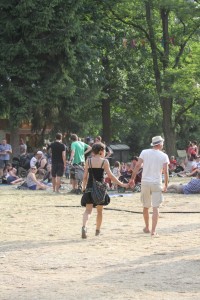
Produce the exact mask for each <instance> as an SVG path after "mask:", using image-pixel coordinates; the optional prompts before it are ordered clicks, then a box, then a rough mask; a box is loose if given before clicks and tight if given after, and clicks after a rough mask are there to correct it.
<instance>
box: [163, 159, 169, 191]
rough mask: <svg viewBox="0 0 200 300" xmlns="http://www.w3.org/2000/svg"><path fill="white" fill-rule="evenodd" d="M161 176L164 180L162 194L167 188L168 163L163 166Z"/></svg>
mask: <svg viewBox="0 0 200 300" xmlns="http://www.w3.org/2000/svg"><path fill="white" fill-rule="evenodd" d="M163 174H164V180H165V182H164V183H165V185H164V188H163V192H166V191H167V187H168V182H169V171H168V163H165V164H164V165H163Z"/></svg>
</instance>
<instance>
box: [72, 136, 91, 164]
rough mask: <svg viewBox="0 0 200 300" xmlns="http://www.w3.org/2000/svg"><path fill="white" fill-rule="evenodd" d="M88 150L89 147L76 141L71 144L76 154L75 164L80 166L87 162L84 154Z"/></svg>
mask: <svg viewBox="0 0 200 300" xmlns="http://www.w3.org/2000/svg"><path fill="white" fill-rule="evenodd" d="M87 148H88V145H87V144H85V143H83V142H80V141H76V142H73V143H72V144H71V150H73V151H74V152H75V154H74V158H73V164H79V163H81V162H85V155H84V152H85V150H86V149H87Z"/></svg>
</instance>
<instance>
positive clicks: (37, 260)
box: [0, 179, 200, 300]
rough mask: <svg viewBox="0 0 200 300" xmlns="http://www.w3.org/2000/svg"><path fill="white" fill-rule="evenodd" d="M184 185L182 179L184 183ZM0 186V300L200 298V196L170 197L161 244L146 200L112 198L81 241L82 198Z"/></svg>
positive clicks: (161, 227)
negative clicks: (149, 223) (150, 227)
mask: <svg viewBox="0 0 200 300" xmlns="http://www.w3.org/2000/svg"><path fill="white" fill-rule="evenodd" d="M179 180H180V179H179ZM67 192H68V190H67V189H65V190H63V191H62V194H61V195H54V194H53V193H52V192H51V191H23V190H22V191H20V190H16V189H14V188H13V187H12V186H7V187H6V186H1V187H0V220H1V229H0V299H1V300H4V299H6V300H8V299H9V300H16V299H17V300H33V299H36V300H40V299H41V300H49V299H56V300H65V299H73V300H75V299H82V300H85V299H89V300H90V299H97V300H98V299H115V300H116V299H135V300H137V299H142V300H143V299H156V300H157V299H159V300H162V299H170V300H173V299H175V300H176V299H191V300H199V299H200V197H199V195H190V196H183V195H177V194H176V195H175V194H166V195H165V203H164V205H163V206H162V208H161V215H160V219H159V225H158V232H159V234H160V237H159V238H151V237H150V235H148V234H144V233H143V232H142V229H143V219H142V215H141V205H140V200H139V199H140V194H139V193H135V194H132V195H131V196H130V195H129V194H128V193H127V196H124V197H113V198H112V199H111V204H110V205H109V206H108V208H107V209H105V210H104V221H103V226H102V234H101V235H100V236H99V237H95V236H94V233H95V215H96V211H95V210H94V214H93V215H92V217H91V219H90V222H89V228H88V239H87V240H82V239H81V238H80V231H81V222H82V214H83V211H84V208H82V207H80V196H76V195H70V194H68V193H67Z"/></svg>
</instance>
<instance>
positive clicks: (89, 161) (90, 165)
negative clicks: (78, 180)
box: [88, 158, 94, 179]
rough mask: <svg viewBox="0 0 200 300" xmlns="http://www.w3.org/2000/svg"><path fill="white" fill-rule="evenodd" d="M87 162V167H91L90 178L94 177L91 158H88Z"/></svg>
mask: <svg viewBox="0 0 200 300" xmlns="http://www.w3.org/2000/svg"><path fill="white" fill-rule="evenodd" d="M88 163H89V167H90V169H91V173H92V178H93V179H94V174H93V170H92V162H91V158H89V159H88Z"/></svg>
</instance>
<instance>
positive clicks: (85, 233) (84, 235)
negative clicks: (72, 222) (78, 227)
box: [82, 227, 87, 239]
mask: <svg viewBox="0 0 200 300" xmlns="http://www.w3.org/2000/svg"><path fill="white" fill-rule="evenodd" d="M82 239H87V228H86V227H82Z"/></svg>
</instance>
